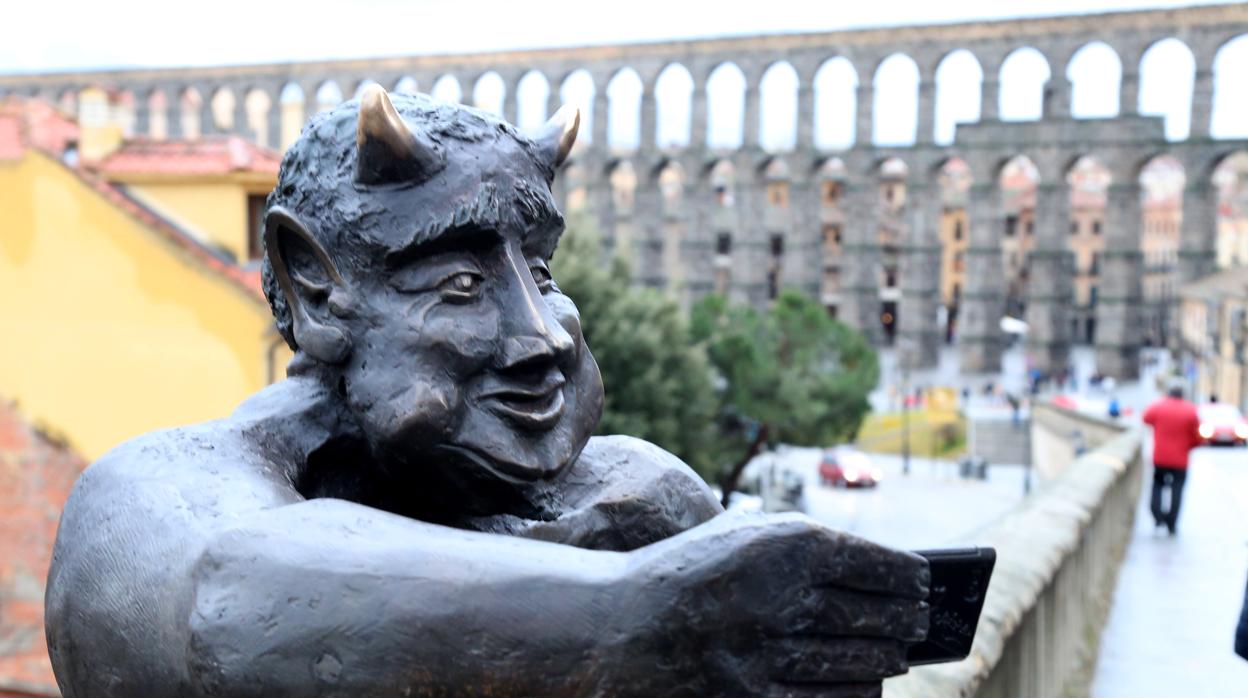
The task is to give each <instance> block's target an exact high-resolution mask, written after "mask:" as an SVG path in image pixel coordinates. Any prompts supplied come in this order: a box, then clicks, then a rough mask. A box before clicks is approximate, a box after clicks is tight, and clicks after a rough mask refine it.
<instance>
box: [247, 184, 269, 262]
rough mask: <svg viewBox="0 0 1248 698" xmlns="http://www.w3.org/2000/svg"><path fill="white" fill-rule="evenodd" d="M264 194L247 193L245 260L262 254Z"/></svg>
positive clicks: (258, 257) (256, 257) (259, 256)
mask: <svg viewBox="0 0 1248 698" xmlns="http://www.w3.org/2000/svg"><path fill="white" fill-rule="evenodd" d="M265 198H266V197H265V195H264V194H248V195H247V260H244V261H250V260H253V259H260V258H261V257H263V256H264V238H263V236H264V201H265Z"/></svg>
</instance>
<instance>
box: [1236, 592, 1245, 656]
mask: <svg viewBox="0 0 1248 698" xmlns="http://www.w3.org/2000/svg"><path fill="white" fill-rule="evenodd" d="M1235 654H1238V655H1239V656H1241V657H1243V658H1244V659H1248V585H1245V587H1244V607H1243V608H1242V609H1241V610H1240V612H1239V627H1237V628H1235Z"/></svg>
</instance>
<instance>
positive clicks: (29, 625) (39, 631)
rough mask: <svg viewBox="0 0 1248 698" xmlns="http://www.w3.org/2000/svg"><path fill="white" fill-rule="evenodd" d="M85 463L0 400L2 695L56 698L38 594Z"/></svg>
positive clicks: (0, 634) (0, 654)
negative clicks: (72, 492)
mask: <svg viewBox="0 0 1248 698" xmlns="http://www.w3.org/2000/svg"><path fill="white" fill-rule="evenodd" d="M84 467H86V462H85V461H84V460H83V459H82V458H80V457H79V456H78V455H76V454H74V453H73V452H72V451H70V450H69V449H68V448H67V447H65V446H63V445H61V444H59V443H57V442H56V441H55V440H53V439H51V438H49V437H48V436H45V435H44V434H41V433H40V432H38V431H37V430H35V429H34V428H32V427H31V426H30V425H29V424H28V423H26V422H25V421H24V420H23V419H22V417H21V416H20V415H19V413H18V411H17V408H16V406H14V405H13V404H11V403H9V402H8V401H7V400H3V399H0V531H3V535H0V598H2V599H3V600H4V603H3V604H2V605H0V695H36V696H38V695H50V696H56V695H60V692H59V691H58V690H57V688H56V679H55V677H53V675H52V664H51V662H50V661H49V660H48V648H47V643H46V641H45V639H44V634H43V590H44V585H45V582H46V579H47V576H48V565H49V564H50V562H51V560H52V543H53V541H55V539H56V526H57V522H58V521H59V520H60V516H61V509H62V508H63V507H64V505H65V500H66V498H67V497H68V496H69V491H70V489H71V488H72V487H73V484H74V481H75V480H76V479H77V478H78V474H79V473H81V472H82V470H83V468H84Z"/></svg>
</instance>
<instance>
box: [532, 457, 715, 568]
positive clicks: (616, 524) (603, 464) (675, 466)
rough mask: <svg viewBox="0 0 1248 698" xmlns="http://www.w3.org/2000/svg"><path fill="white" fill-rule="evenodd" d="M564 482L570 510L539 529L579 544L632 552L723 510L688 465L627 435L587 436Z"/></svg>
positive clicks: (701, 521)
mask: <svg viewBox="0 0 1248 698" xmlns="http://www.w3.org/2000/svg"><path fill="white" fill-rule="evenodd" d="M564 484H565V487H566V488H567V489H566V495H567V499H568V501H569V502H570V503H571V504H572V507H571V509H570V510H569V511H568V512H566V513H565V516H563V517H561V520H560V521H558V522H553V523H552V524H551V525H549V526H540V527H539V528H543V529H546V528H548V529H549V530H548V531H547V532H548V533H550V534H552V535H553V534H555V533H556V532H558V533H559V535H556V536H554V537H553V538H549V539H551V540H558V541H559V542H564V543H569V544H572V545H580V546H582V547H588V548H595V549H600V550H605V549H609V550H632V549H634V548H638V547H641V546H643V545H648V544H650V543H654V542H656V541H659V540H663V539H664V538H669V537H671V536H674V535H676V534H677V533H680V532H682V531H686V530H688V529H690V528H693V527H694V526H697V525H698V524H701V523H703V522H705V521H707V520H709V519H711V518H712V517H714V516H716V515H717V514H720V513H722V512H723V509H722V508H721V507H720V506H719V500H718V499H716V498H715V495H714V493H712V492H711V489H710V488H709V487H707V485H706V483H705V482H703V481H702V478H700V477H698V475H697V473H695V472H693V469H692V468H690V467H689V466H688V465H686V464H685V463H684V462H683V461H681V460H680V459H679V458H677V457H676V456H674V455H672V454H671V453H669V452H667V451H665V450H663V449H662V448H659V447H658V446H655V445H654V444H652V443H649V442H647V441H643V440H641V439H637V438H633V437H631V436H597V437H594V438H592V439H590V440H589V443H588V444H586V446H585V449H584V450H583V451H582V452H581V456H580V458H578V459H577V461H576V463H575V464H574V466H573V467H572V469H571V471H570V472H569V473H568V477H567V478H566V479H565V483H564ZM538 537H544V536H540V535H539V536H538Z"/></svg>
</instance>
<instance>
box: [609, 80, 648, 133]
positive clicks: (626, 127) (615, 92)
mask: <svg viewBox="0 0 1248 698" xmlns="http://www.w3.org/2000/svg"><path fill="white" fill-rule="evenodd" d="M642 89H643V86H642V82H641V76H640V75H638V74H637V71H636V70H633V69H632V68H627V67H625V68H620V69H619V70H617V71H615V74H614V75H612V76H611V79H610V80H608V81H607V112H608V116H607V145H608V146H609V147H610V148H611V149H612V150H615V151H625V152H631V151H634V150H637V148H638V147H639V146H640V145H641V92H642Z"/></svg>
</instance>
